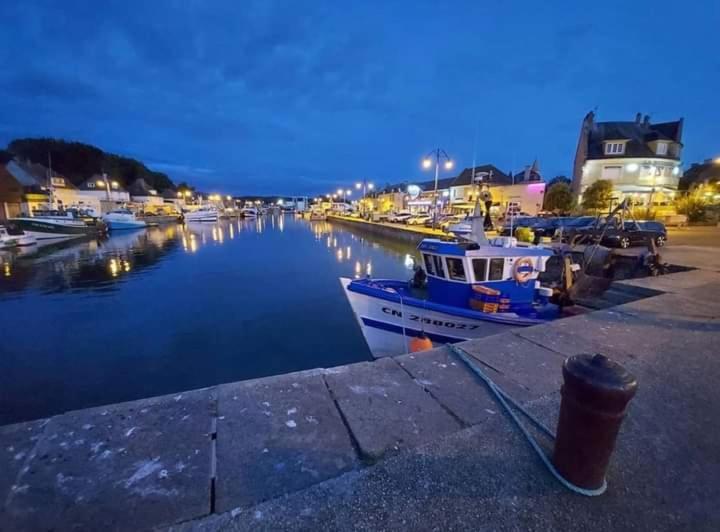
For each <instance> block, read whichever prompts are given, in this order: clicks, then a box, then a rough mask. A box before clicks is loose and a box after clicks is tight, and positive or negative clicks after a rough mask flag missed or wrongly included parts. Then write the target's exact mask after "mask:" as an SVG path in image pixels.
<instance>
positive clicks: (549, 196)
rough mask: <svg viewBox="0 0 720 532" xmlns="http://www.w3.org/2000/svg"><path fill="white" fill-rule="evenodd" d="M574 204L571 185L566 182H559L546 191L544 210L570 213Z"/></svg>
mask: <svg viewBox="0 0 720 532" xmlns="http://www.w3.org/2000/svg"><path fill="white" fill-rule="evenodd" d="M574 203H575V201H574V199H573V195H572V191H571V190H570V185H569V184H568V183H566V182H564V181H558V182H556V183H555V184H554V185H551V186H550V187H549V188H548V189H547V190H546V192H545V200H544V202H543V210H546V211H560V212H568V211H570V210H571V209H572V208H573V204H574Z"/></svg>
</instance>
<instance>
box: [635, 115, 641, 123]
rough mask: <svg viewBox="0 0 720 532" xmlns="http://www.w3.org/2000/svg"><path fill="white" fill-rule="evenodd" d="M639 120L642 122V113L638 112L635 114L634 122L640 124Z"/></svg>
mask: <svg viewBox="0 0 720 532" xmlns="http://www.w3.org/2000/svg"><path fill="white" fill-rule="evenodd" d="M640 122H642V113H638V114H636V115H635V123H636V124H637V125H640Z"/></svg>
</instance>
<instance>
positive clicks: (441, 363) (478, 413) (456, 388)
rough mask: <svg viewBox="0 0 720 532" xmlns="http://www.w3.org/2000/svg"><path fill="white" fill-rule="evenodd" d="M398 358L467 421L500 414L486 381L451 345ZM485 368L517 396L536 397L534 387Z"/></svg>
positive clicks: (420, 380)
mask: <svg viewBox="0 0 720 532" xmlns="http://www.w3.org/2000/svg"><path fill="white" fill-rule="evenodd" d="M395 361H396V362H397V363H398V364H400V366H402V367H403V368H404V369H405V371H407V372H408V373H410V375H412V376H413V378H414V379H415V380H416V382H417V383H418V384H419V385H420V386H422V387H423V388H425V389H426V390H427V391H428V392H429V393H430V394H432V396H433V397H434V398H435V399H436V400H437V401H438V402H439V403H440V404H441V405H442V406H444V407H445V408H446V409H447V410H449V411H450V412H452V413H453V415H454V416H455V417H456V418H457V419H459V420H460V421H461V422H462V423H463V424H464V425H466V426H469V425H476V424H478V423H481V422H483V421H484V420H486V419H487V418H488V417H491V416H494V415H497V413H498V408H497V404H496V402H495V399H494V397H493V396H492V394H491V392H490V391H489V390H488V389H487V386H486V385H485V383H484V382H483V381H482V380H481V379H480V378H479V377H477V376H476V375H474V374H473V373H472V372H471V371H470V370H469V369H467V367H466V366H465V364H464V363H463V362H462V361H461V360H460V359H458V358H457V357H456V356H455V355H453V354H452V353H451V352H450V350H449V349H448V348H446V347H440V348H437V349H431V350H429V351H423V352H420V353H414V354H410V355H402V356H399V357H395ZM484 369H486V370H487V373H488V374H489V375H490V376H491V378H492V379H493V380H494V381H495V383H496V384H498V386H500V387H502V388H503V389H504V390H505V391H506V392H507V393H509V394H510V395H511V396H512V397H513V398H514V399H517V400H518V401H527V400H529V399H530V398H531V397H532V394H531V392H530V390H528V389H527V388H525V387H523V386H520V385H519V384H518V383H517V382H515V381H513V380H511V379H509V378H507V377H506V376H505V375H504V374H502V373H498V372H496V371H494V370H492V369H490V368H484Z"/></svg>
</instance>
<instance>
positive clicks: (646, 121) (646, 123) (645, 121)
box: [643, 115, 650, 126]
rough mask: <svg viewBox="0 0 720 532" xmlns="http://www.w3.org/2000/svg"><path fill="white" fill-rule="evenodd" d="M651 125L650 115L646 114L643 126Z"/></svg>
mask: <svg viewBox="0 0 720 532" xmlns="http://www.w3.org/2000/svg"><path fill="white" fill-rule="evenodd" d="M649 125H650V115H645V118H643V126H649Z"/></svg>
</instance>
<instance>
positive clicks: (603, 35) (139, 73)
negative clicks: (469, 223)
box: [0, 0, 720, 194]
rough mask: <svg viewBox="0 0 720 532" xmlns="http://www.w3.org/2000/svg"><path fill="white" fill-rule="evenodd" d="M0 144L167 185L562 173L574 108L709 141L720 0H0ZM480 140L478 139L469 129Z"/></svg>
mask: <svg viewBox="0 0 720 532" xmlns="http://www.w3.org/2000/svg"><path fill="white" fill-rule="evenodd" d="M2 13H3V17H2V18H3V28H2V31H0V58H2V67H3V68H2V72H0V144H1V145H3V146H4V145H5V144H7V142H8V141H10V140H11V139H13V138H16V137H26V136H52V137H59V138H64V139H68V140H79V141H83V142H88V143H91V144H94V145H97V146H99V147H101V148H103V149H105V150H107V151H111V152H114V153H119V154H123V155H129V156H132V157H136V158H138V159H140V160H142V161H143V162H145V163H146V164H148V166H150V167H151V168H153V169H156V170H160V171H164V172H166V173H168V174H169V175H170V176H171V177H172V178H173V179H174V180H175V181H176V182H177V181H180V180H189V181H191V182H192V183H194V184H196V185H198V186H199V187H200V188H202V189H203V190H206V191H218V192H227V193H234V194H317V193H325V192H329V191H331V190H334V189H336V188H337V187H338V186H341V185H342V186H348V185H351V184H352V183H353V182H355V181H357V180H359V179H362V178H367V179H369V180H371V181H373V182H375V183H377V184H379V185H382V184H385V183H388V182H399V181H404V180H411V181H412V180H416V181H418V180H426V179H430V177H431V175H430V173H428V172H424V171H423V170H422V169H421V166H420V162H421V159H422V157H423V156H424V154H425V153H427V152H428V151H430V150H431V149H433V148H435V147H442V148H444V149H445V150H446V151H447V152H448V153H449V154H450V155H451V156H452V157H453V158H454V159H455V160H456V162H457V165H458V167H459V168H458V169H462V167H464V166H470V165H471V164H472V160H473V146H474V144H476V151H477V162H478V164H482V163H491V164H495V165H496V166H498V167H499V168H500V169H502V170H504V171H511V170H512V171H517V170H520V169H521V168H522V167H523V166H524V165H526V164H530V163H531V162H532V161H533V159H535V158H537V159H538V160H539V163H540V168H541V171H542V173H543V175H544V176H545V177H546V178H547V179H549V178H552V177H553V176H555V175H558V174H565V175H569V173H570V171H571V166H572V159H573V156H574V151H575V144H576V141H577V133H578V128H579V126H580V122H581V120H582V118H583V116H584V115H585V114H586V113H587V112H588V111H589V110H591V109H595V108H596V112H597V115H598V119H599V120H633V119H634V116H635V113H636V112H638V111H640V112H642V113H647V114H650V115H651V117H652V120H653V121H667V120H673V119H677V118H679V117H681V116H682V117H684V118H685V130H684V137H683V142H684V144H685V150H684V154H683V163H684V165H685V166H686V167H687V166H688V165H689V163H691V162H693V161H698V160H702V159H705V158H709V157H715V156H718V155H720V41H719V40H718V37H717V35H718V31H719V29H720V2H718V1H717V0H712V1H702V0H698V1H693V2H680V3H678V2H677V1H665V0H654V1H650V2H645V1H628V0H625V1H604V2H592V3H590V2H580V1H558V2H552V1H551V2H538V1H537V0H535V1H530V0H528V1H507V2H498V1H478V0H475V1H468V2H423V1H412V2H410V1H408V2H393V1H384V2H379V1H378V2H373V1H365V2H359V1H358V2H338V1H334V2H322V3H321V2H312V1H296V2H274V1H271V0H260V1H250V0H243V1H240V2H238V1H226V2H220V1H201V0H187V1H177V2H161V1H156V0H152V1H148V0H145V1H143V2H129V1H124V2H115V1H103V2H74V1H48V2H36V1H16V2H13V1H10V2H4V3H3V8H2ZM476 137H477V142H476V143H475V141H474V139H475V138H476Z"/></svg>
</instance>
